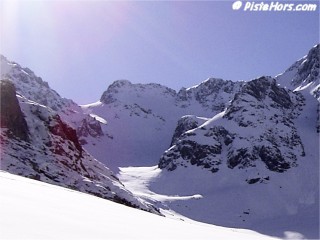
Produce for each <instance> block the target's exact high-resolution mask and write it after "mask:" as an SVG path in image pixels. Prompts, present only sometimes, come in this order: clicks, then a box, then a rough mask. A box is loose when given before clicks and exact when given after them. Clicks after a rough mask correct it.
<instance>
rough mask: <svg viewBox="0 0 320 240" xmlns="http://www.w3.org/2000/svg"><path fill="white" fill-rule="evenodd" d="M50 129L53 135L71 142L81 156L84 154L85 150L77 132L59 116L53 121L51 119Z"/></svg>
mask: <svg viewBox="0 0 320 240" xmlns="http://www.w3.org/2000/svg"><path fill="white" fill-rule="evenodd" d="M52 123H53V125H52ZM48 128H49V131H50V132H51V133H52V134H54V135H58V136H60V137H61V138H62V139H65V140H69V141H71V142H72V143H73V144H74V146H75V148H76V149H77V150H78V151H79V152H80V155H81V154H82V151H83V148H82V146H81V144H80V142H79V139H78V136H77V132H76V130H74V129H73V128H71V127H69V126H68V125H67V124H66V123H64V122H63V121H62V120H61V118H60V117H59V115H55V116H54V117H53V119H52V120H51V119H50V122H49V123H48Z"/></svg>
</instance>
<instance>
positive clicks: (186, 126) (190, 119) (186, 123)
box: [170, 115, 204, 146]
mask: <svg viewBox="0 0 320 240" xmlns="http://www.w3.org/2000/svg"><path fill="white" fill-rule="evenodd" d="M202 122H204V121H202ZM198 126H199V119H197V118H196V117H195V116H191V115H187V116H183V117H182V118H181V119H180V120H179V121H178V124H177V127H176V129H175V131H174V134H173V137H172V140H171V144H170V146H172V145H174V144H175V143H176V141H177V139H178V138H179V137H180V136H181V135H182V134H183V133H185V132H186V131H188V130H191V129H194V128H196V127H198Z"/></svg>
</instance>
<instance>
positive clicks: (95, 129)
mask: <svg viewBox="0 0 320 240" xmlns="http://www.w3.org/2000/svg"><path fill="white" fill-rule="evenodd" d="M77 135H78V136H79V138H80V142H82V144H86V143H87V141H86V139H85V138H86V137H88V136H91V137H93V138H97V137H101V136H104V133H103V131H102V128H101V124H100V122H98V121H97V120H96V119H94V118H93V117H91V116H88V117H86V118H84V119H83V120H82V121H81V123H80V126H79V127H78V128H77Z"/></svg>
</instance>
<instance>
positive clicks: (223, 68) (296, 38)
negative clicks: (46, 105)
mask: <svg viewBox="0 0 320 240" xmlns="http://www.w3.org/2000/svg"><path fill="white" fill-rule="evenodd" d="M246 1H247V0H246ZM255 2H258V3H259V1H258V0H256V1H255ZM264 2H265V3H266V2H268V1H264ZM278 2H280V3H295V4H297V3H315V4H317V5H318V6H317V7H318V8H317V11H314V12H288V11H267V12H262V11H255V12H253V11H251V12H250V11H244V10H243V9H240V10H237V11H236V10H233V8H232V6H233V1H99V0H97V1H89V0H87V1H71V0H69V1H64V0H60V1H45V0H44V1H27V0H25V1H16V0H0V34H1V35H0V54H3V55H4V56H6V57H7V58H8V59H9V60H11V61H15V62H17V63H19V64H20V65H22V66H23V67H28V68H30V69H31V70H33V71H34V72H35V74H36V75H38V76H40V77H42V79H43V80H44V81H47V82H48V83H49V85H50V86H51V87H52V88H53V89H54V90H56V91H57V92H58V93H59V94H60V95H61V96H63V97H66V98H70V99H73V100H74V101H75V102H77V103H79V104H88V103H92V102H96V101H97V100H99V99H100V96H101V95H102V93H103V92H104V91H105V90H106V89H107V87H108V86H109V85H110V84H111V83H112V82H113V81H115V80H119V79H127V80H129V81H131V82H133V83H160V84H162V85H165V86H168V87H170V88H173V89H175V90H179V89H180V88H181V87H191V86H194V85H197V84H199V83H200V82H202V81H204V80H206V79H207V78H209V77H216V78H223V79H226V80H234V81H237V80H250V79H254V78H256V77H259V76H262V75H268V76H275V75H277V74H279V73H281V72H283V71H284V70H285V69H287V68H288V67H289V66H290V65H291V64H293V63H294V62H295V61H296V60H298V59H299V58H301V57H303V56H304V55H306V54H307V52H308V51H309V49H310V48H311V47H312V46H314V45H316V44H317V43H319V8H320V6H319V2H318V1H314V0H310V1H307V0H305V1H303V2H298V1H296V0H291V1H285V0H278ZM244 3H245V2H244Z"/></svg>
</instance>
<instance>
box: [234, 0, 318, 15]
mask: <svg viewBox="0 0 320 240" xmlns="http://www.w3.org/2000/svg"><path fill="white" fill-rule="evenodd" d="M241 8H242V10H243V11H245V12H246V11H248V12H259V11H261V12H262V11H264V12H267V11H269V12H270V11H274V12H314V11H317V8H318V5H317V4H316V3H304V4H301V3H299V4H297V3H282V2H266V3H265V2H253V1H248V2H247V1H246V2H242V1H235V2H234V3H233V4H232V9H233V10H235V11H238V10H241Z"/></svg>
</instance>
